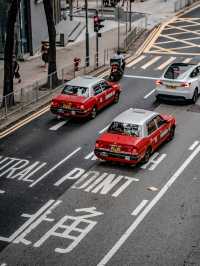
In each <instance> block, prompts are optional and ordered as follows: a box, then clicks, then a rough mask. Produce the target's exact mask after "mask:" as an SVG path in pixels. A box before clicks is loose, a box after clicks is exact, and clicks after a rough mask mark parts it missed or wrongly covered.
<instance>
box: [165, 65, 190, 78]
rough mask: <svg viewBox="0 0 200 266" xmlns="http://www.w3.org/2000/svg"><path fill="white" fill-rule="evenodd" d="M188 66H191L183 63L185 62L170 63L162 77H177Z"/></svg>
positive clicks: (188, 67)
mask: <svg viewBox="0 0 200 266" xmlns="http://www.w3.org/2000/svg"><path fill="white" fill-rule="evenodd" d="M190 68H191V65H190V64H185V63H176V64H172V65H171V66H169V68H168V69H167V71H166V72H165V74H164V77H165V78H167V79H177V78H178V77H179V76H181V75H182V74H184V73H185V72H186V71H187V70H188V69H190Z"/></svg>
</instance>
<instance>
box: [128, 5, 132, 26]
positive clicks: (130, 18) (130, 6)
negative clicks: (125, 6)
mask: <svg viewBox="0 0 200 266" xmlns="http://www.w3.org/2000/svg"><path fill="white" fill-rule="evenodd" d="M131 8H132V1H131V0H129V31H131V22H132V21H131V20H132V14H131V12H132V10H131Z"/></svg>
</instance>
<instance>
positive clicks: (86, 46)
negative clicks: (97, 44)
mask: <svg viewBox="0 0 200 266" xmlns="http://www.w3.org/2000/svg"><path fill="white" fill-rule="evenodd" d="M85 22H86V23H85V24H86V30H85V48H86V53H85V65H86V67H88V66H89V65H90V53H89V32H88V0H85Z"/></svg>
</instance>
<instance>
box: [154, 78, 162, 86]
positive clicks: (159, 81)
mask: <svg viewBox="0 0 200 266" xmlns="http://www.w3.org/2000/svg"><path fill="white" fill-rule="evenodd" d="M155 83H156V85H157V86H160V85H162V84H163V82H162V80H160V79H158V80H156V82H155Z"/></svg>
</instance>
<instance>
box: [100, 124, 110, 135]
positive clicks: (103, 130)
mask: <svg viewBox="0 0 200 266" xmlns="http://www.w3.org/2000/svg"><path fill="white" fill-rule="evenodd" d="M108 128H109V125H108V126H106V127H104V128H103V129H102V130H100V131H99V134H101V133H103V132H105V131H106V130H107V129H108Z"/></svg>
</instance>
